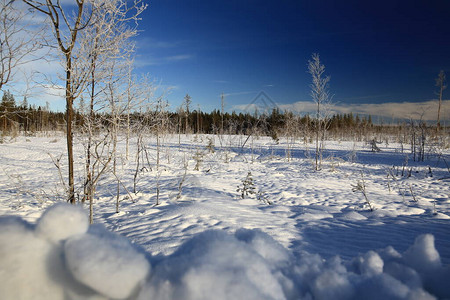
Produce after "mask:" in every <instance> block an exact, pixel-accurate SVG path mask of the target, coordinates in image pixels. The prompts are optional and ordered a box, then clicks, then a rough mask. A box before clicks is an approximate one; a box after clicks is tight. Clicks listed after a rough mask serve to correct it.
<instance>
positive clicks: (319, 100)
mask: <svg viewBox="0 0 450 300" xmlns="http://www.w3.org/2000/svg"><path fill="white" fill-rule="evenodd" d="M308 72H309V74H311V77H312V83H311V85H310V88H311V97H312V99H313V101H314V103H315V104H316V120H314V129H315V139H316V155H315V170H316V171H318V170H320V169H321V164H322V157H323V150H324V142H325V141H324V139H325V132H326V129H327V123H328V121H327V118H328V115H327V106H329V104H330V101H331V96H330V94H329V91H328V83H329V82H330V77H329V76H325V75H324V73H325V66H324V65H323V64H322V63H321V62H320V57H319V54H315V53H314V54H313V55H312V60H309V61H308ZM319 140H320V141H319Z"/></svg>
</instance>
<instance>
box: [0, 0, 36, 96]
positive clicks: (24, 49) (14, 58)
mask: <svg viewBox="0 0 450 300" xmlns="http://www.w3.org/2000/svg"><path fill="white" fill-rule="evenodd" d="M18 5H20V2H19V3H17V2H15V1H11V0H0V90H2V88H3V86H4V85H5V84H8V83H9V82H10V81H11V80H13V79H14V75H15V74H16V72H17V70H18V67H19V66H21V65H23V64H26V63H28V62H30V61H33V60H35V59H37V58H36V57H34V56H33V54H34V53H35V51H36V50H38V49H39V48H40V47H41V43H40V42H41V41H40V39H39V38H38V37H39V34H37V33H36V32H33V34H31V27H30V25H31V23H32V22H33V18H32V17H30V16H29V15H27V12H26V11H25V10H23V9H20V7H17V6H18ZM33 25H35V24H33Z"/></svg>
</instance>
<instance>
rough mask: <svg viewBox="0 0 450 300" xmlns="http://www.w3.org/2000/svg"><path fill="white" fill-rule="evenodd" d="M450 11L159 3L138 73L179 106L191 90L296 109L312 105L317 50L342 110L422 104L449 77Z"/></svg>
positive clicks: (440, 2)
mask: <svg viewBox="0 0 450 300" xmlns="http://www.w3.org/2000/svg"><path fill="white" fill-rule="evenodd" d="M449 15H450V1H446V0H427V1H411V0H409V1H406V0H401V1H400V0H390V1H386V0H379V1H356V0H345V1H343V0H336V1H332V0H320V1H301V0H300V1H299V0H297V1H290V0H281V1H269V0H248V1H242V0H241V1H238V0H226V1H225V0H222V1H219V0H208V1H194V0H182V1H181V0H178V1H177V0H159V1H152V2H150V3H149V8H148V9H147V11H146V12H145V13H144V15H143V16H142V18H143V19H142V23H141V24H140V29H141V30H142V32H141V33H140V35H139V37H138V38H137V42H138V53H137V59H136V65H137V67H138V68H137V72H148V73H149V74H150V75H151V76H152V77H153V78H155V79H156V80H158V81H159V82H161V85H162V87H163V88H171V92H170V93H169V94H168V96H167V99H168V101H169V103H170V105H171V107H172V108H176V107H177V106H179V105H180V103H181V102H182V99H183V97H184V95H185V94H186V93H188V94H189V95H191V97H192V101H193V104H194V106H195V107H197V105H200V108H201V109H202V110H206V111H210V110H212V109H215V108H220V94H221V93H222V92H223V93H225V95H226V98H225V100H226V109H227V110H229V111H231V110H233V109H238V108H242V107H245V105H246V104H248V103H250V102H251V101H252V100H253V99H254V97H255V96H256V95H257V94H258V92H260V91H262V90H263V91H265V92H266V93H267V94H268V95H269V96H270V97H271V98H272V99H273V101H274V102H276V103H277V104H279V105H280V106H281V107H285V108H288V107H289V105H291V107H293V106H292V105H294V103H296V102H300V103H302V102H306V101H311V98H310V96H309V84H310V75H309V74H308V73H307V61H308V59H310V57H311V54H312V53H319V54H320V57H321V61H322V63H323V64H325V66H326V73H327V74H328V75H330V76H331V81H330V92H331V94H333V95H334V97H333V102H334V103H335V104H336V105H340V106H351V105H364V104H366V105H369V104H370V105H381V104H383V103H391V102H408V103H418V102H424V101H428V100H432V99H436V95H435V93H434V92H435V90H436V88H435V86H434V84H435V78H436V77H437V74H438V73H439V70H441V69H443V70H444V71H446V72H447V73H449V71H450V21H449V18H448V16H449ZM448 76H450V75H448ZM444 95H445V94H444ZM447 98H449V97H447ZM447 98H446V99H447ZM411 107H412V105H411Z"/></svg>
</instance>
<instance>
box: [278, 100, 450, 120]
mask: <svg viewBox="0 0 450 300" xmlns="http://www.w3.org/2000/svg"><path fill="white" fill-rule="evenodd" d="M279 107H280V109H281V110H287V111H292V112H295V113H310V114H313V113H314V112H315V111H316V109H317V107H316V105H315V103H314V102H312V101H298V102H295V103H292V104H283V105H279ZM327 110H328V112H330V113H331V114H348V113H353V114H360V115H372V116H381V117H389V118H396V119H409V118H412V119H422V120H424V121H433V120H436V118H437V111H438V101H437V100H428V101H423V102H388V103H379V104H331V105H328V107H327ZM441 120H442V121H449V120H450V100H443V101H442V105H441Z"/></svg>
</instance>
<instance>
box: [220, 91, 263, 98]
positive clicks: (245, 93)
mask: <svg viewBox="0 0 450 300" xmlns="http://www.w3.org/2000/svg"><path fill="white" fill-rule="evenodd" d="M256 93H257V92H255V91H244V92H234V93H225V94H223V95H224V96H225V97H233V96H241V95H249V94H256Z"/></svg>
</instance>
